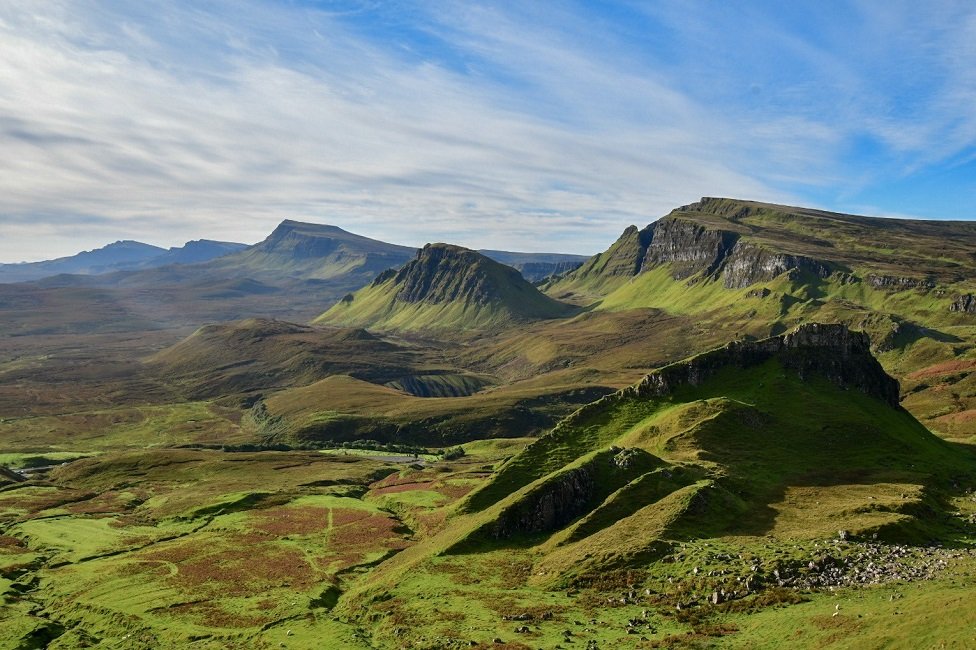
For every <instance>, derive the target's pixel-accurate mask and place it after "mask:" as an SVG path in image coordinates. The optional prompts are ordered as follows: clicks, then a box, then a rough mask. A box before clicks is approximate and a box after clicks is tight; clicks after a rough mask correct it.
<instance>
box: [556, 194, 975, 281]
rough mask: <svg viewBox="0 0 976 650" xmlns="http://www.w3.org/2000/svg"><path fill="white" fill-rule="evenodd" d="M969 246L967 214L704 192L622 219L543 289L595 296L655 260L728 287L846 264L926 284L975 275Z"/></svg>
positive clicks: (880, 276)
mask: <svg viewBox="0 0 976 650" xmlns="http://www.w3.org/2000/svg"><path fill="white" fill-rule="evenodd" d="M974 248H976V223H974V222H971V221H930V220H921V219H890V218H880V217H863V216H857V215H847V214H840V213H834V212H827V211H824V210H815V209H811V208H799V207H791V206H784V205H776V204H771V203H762V202H758V201H744V200H739V199H727V198H712V197H705V198H702V199H701V200H700V201H697V202H695V203H691V204H688V205H685V206H681V207H679V208H676V209H675V210H672V211H671V212H670V213H669V214H667V215H666V216H664V217H662V218H660V219H658V220H657V221H654V222H653V223H651V224H649V225H648V226H646V227H644V228H643V229H638V228H636V227H635V226H630V227H628V228H627V229H626V230H625V231H624V232H623V234H622V235H621V236H620V238H619V239H618V240H617V241H616V242H615V243H614V244H613V245H612V246H611V247H610V248H609V249H608V250H607V251H605V252H603V253H600V254H598V255H595V256H594V257H592V258H590V259H589V260H587V262H585V263H584V264H583V265H582V266H581V267H580V268H579V269H577V270H575V271H573V272H571V273H569V274H567V275H566V276H565V277H564V278H562V279H560V280H558V281H557V282H555V283H554V284H553V285H552V286H550V287H549V289H548V293H550V295H554V296H557V297H562V296H564V295H565V296H571V295H578V296H582V297H589V298H596V297H601V296H604V295H607V294H608V293H610V292H612V291H613V290H615V289H617V288H618V287H620V286H621V285H622V284H624V283H626V282H627V281H628V280H630V279H632V278H636V277H638V276H640V275H642V274H645V273H647V272H648V271H653V270H655V269H658V268H660V267H667V268H668V270H669V272H670V274H671V276H672V277H673V278H675V279H686V278H690V277H692V276H700V277H701V278H703V279H707V280H715V281H719V282H721V283H722V284H723V285H724V286H725V288H727V289H740V288H745V287H748V286H751V285H753V284H757V283H760V282H770V281H772V280H773V279H775V278H777V277H778V276H781V275H783V274H785V273H790V272H792V273H795V274H800V275H804V276H807V277H811V278H819V279H826V278H828V277H831V276H832V275H834V274H837V273H839V274H842V275H843V274H847V275H846V276H845V277H850V278H853V279H854V281H863V282H867V283H869V284H871V286H873V287H875V288H892V289H897V288H905V287H930V288H931V287H934V286H935V285H937V284H940V285H946V286H948V285H952V284H953V283H957V282H962V281H968V280H971V279H972V278H973V277H976V258H974V257H973V255H972V251H973V249H974ZM921 269H924V275H921V274H920V272H921Z"/></svg>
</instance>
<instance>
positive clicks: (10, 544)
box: [0, 535, 27, 549]
mask: <svg viewBox="0 0 976 650" xmlns="http://www.w3.org/2000/svg"><path fill="white" fill-rule="evenodd" d="M0 548H2V549H8V548H17V549H21V548H27V544H25V543H24V542H23V541H22V540H20V539H18V538H16V537H14V536H12V535H0Z"/></svg>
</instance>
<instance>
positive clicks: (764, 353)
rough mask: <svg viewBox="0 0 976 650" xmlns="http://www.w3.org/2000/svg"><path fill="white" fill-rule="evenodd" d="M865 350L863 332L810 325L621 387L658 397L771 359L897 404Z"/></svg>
mask: <svg viewBox="0 0 976 650" xmlns="http://www.w3.org/2000/svg"><path fill="white" fill-rule="evenodd" d="M870 348H871V341H870V339H869V338H868V336H867V335H866V334H864V333H863V332H852V331H851V330H849V329H848V328H847V326H846V325H838V324H831V325H823V324H818V323H812V324H809V325H801V326H800V327H798V328H797V329H795V330H793V331H792V332H790V333H788V334H784V335H782V336H774V337H772V338H768V339H764V340H762V341H755V342H752V341H733V342H732V343H729V344H728V345H726V346H725V347H723V348H719V349H717V350H713V351H711V352H706V353H704V354H701V355H699V356H697V357H693V358H691V359H688V360H686V361H681V362H679V363H675V364H672V365H670V366H665V367H664V368H661V369H660V370H657V371H655V372H652V373H651V374H649V375H647V376H646V377H645V378H644V379H643V380H642V381H641V382H640V383H639V384H637V385H636V386H634V387H632V388H629V389H626V390H628V391H631V393H632V394H635V395H638V396H642V397H648V396H656V397H661V396H665V395H668V394H671V393H672V392H674V390H675V389H677V388H678V387H680V386H682V385H691V386H697V385H699V384H701V383H703V382H704V381H706V380H708V379H709V378H711V377H713V376H714V375H715V374H716V373H717V372H719V371H720V370H722V369H724V368H729V367H734V368H750V367H753V366H757V365H760V364H762V363H765V362H766V361H768V360H769V359H772V358H774V357H775V358H777V359H779V361H780V363H781V364H782V365H783V367H784V368H786V369H788V370H791V371H794V372H796V373H797V374H798V375H799V376H800V378H801V379H807V378H809V377H813V376H818V375H819V376H821V377H823V378H825V379H827V380H828V381H830V382H832V383H834V384H836V385H838V386H842V387H845V388H850V389H853V390H859V391H861V392H863V393H866V394H868V395H870V396H872V397H875V398H877V399H879V400H882V401H884V402H885V403H887V404H888V405H890V406H892V407H894V408H898V405H899V388H898V381H897V380H895V379H894V378H893V377H890V376H889V375H888V374H887V373H886V372H885V371H884V368H882V367H881V364H880V363H878V360H877V359H875V358H874V357H873V356H872V355H871V349H870Z"/></svg>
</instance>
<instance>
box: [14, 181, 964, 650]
mask: <svg viewBox="0 0 976 650" xmlns="http://www.w3.org/2000/svg"><path fill="white" fill-rule="evenodd" d="M648 221H649V223H648V224H644V225H642V226H631V227H629V228H627V229H626V230H625V231H624V232H623V233H622V234H621V235H620V237H619V238H618V239H617V240H616V241H615V242H612V243H610V242H608V248H607V249H606V250H605V251H603V252H601V253H599V254H597V255H594V256H592V257H589V258H584V257H579V256H569V255H560V254H557V253H538V254H533V253H511V252H505V251H488V250H485V251H474V250H468V249H465V248H462V247H459V246H455V245H452V244H449V243H431V244H428V245H426V246H424V247H423V248H422V249H419V250H417V249H414V248H411V247H406V246H399V245H395V244H389V243H385V242H379V241H375V240H371V239H368V238H365V237H361V236H358V235H354V234H352V233H348V232H346V231H343V230H341V229H339V228H336V227H333V226H323V225H316V224H306V223H300V222H296V221H284V222H282V223H281V225H280V226H279V227H278V228H277V229H275V230H274V232H272V233H271V234H270V235H269V236H268V237H267V238H266V239H265V240H264V241H262V242H259V243H258V244H255V245H253V246H243V245H235V244H229V243H221V242H205V243H204V245H203V246H202V249H205V250H202V249H201V247H200V246H190V245H188V246H187V247H184V249H170V250H169V251H166V250H163V249H157V248H154V247H148V248H147V247H145V245H136V243H133V242H119V243H118V244H117V245H112V246H114V247H115V248H111V247H106V248H108V249H110V250H108V252H104V251H105V249H102V250H103V253H99V254H97V255H96V254H95V253H97V251H96V252H93V253H89V254H83V256H81V257H79V258H78V259H71V258H68V259H61V260H54V261H52V262H51V263H42V264H41V265H40V266H34V265H12V266H13V267H14V268H8V266H11V265H0V283H2V284H0V468H2V469H0V592H2V594H3V598H4V607H3V608H2V612H0V647H9V648H44V647H50V648H76V647H105V648H113V647H120V648H121V647H126V648H227V647H238V648H263V647H266V648H272V647H289V648H321V647H329V648H350V649H359V648H361V649H367V648H407V647H410V648H461V647H465V648H467V647H481V648H512V649H515V648H557V647H562V648H587V649H590V648H593V649H595V648H653V647H676V648H682V647H689V648H694V647H730V648H733V647H742V648H755V647H784V646H789V647H797V648H821V647H836V648H866V647H892V648H899V647H901V648H918V647H958V648H963V647H972V645H973V644H974V643H976V632H974V631H973V630H974V629H976V627H974V625H976V620H974V619H976V614H974V613H973V610H972V608H971V607H970V604H969V594H971V593H972V589H973V580H974V578H973V572H974V570H976V554H974V553H973V550H972V549H973V543H974V541H976V494H974V488H976V455H974V451H976V384H974V382H976V379H974V374H973V370H974V368H976V223H973V222H947V221H927V220H902V219H881V218H873V217H862V216H855V215H844V214H836V213H830V212H824V211H820V210H812V209H805V208H797V207H790V206H782V205H773V204H766V203H757V202H752V201H744V200H736V199H724V198H703V199H702V200H701V201H698V202H696V203H693V204H690V205H686V206H683V207H679V208H677V209H675V210H673V211H672V212H671V213H669V214H667V215H664V216H662V217H661V218H658V219H656V220H653V221H652V220H651V217H649V218H648ZM191 243H192V242H191ZM194 251H196V252H194ZM45 265H46V266H45ZM26 266H31V268H26ZM18 267H23V268H18Z"/></svg>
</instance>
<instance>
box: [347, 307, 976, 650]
mask: <svg viewBox="0 0 976 650" xmlns="http://www.w3.org/2000/svg"><path fill="white" fill-rule="evenodd" d="M974 478H976V457H974V456H973V454H972V452H971V451H968V450H966V451H961V450H960V449H957V448H955V447H953V446H952V445H950V444H948V443H946V442H945V441H943V440H940V439H939V438H937V437H935V436H933V435H932V434H931V433H930V432H928V431H927V430H926V429H925V427H923V426H922V425H921V424H920V423H919V422H918V421H916V420H915V419H914V418H913V417H912V416H911V415H910V414H909V413H907V412H906V411H904V410H902V409H901V408H899V407H898V406H897V386H896V384H895V382H894V380H892V379H891V378H890V377H888V376H887V375H886V374H885V373H884V372H883V370H882V369H881V367H880V365H878V363H877V362H876V361H875V360H874V359H873V358H872V357H871V355H870V353H869V351H868V348H867V341H866V339H865V338H864V337H863V336H862V335H859V334H857V333H850V332H848V331H847V330H846V329H845V328H843V327H841V326H816V327H815V326H809V327H804V328H801V329H800V330H798V331H796V332H793V333H791V334H789V335H786V336H782V337H777V338H773V339H769V340H765V341H759V342H755V343H735V344H730V345H728V346H726V347H724V348H721V349H719V350H716V351H714V352H709V353H706V354H703V355H699V356H697V357H694V358H692V359H689V360H686V361H684V362H680V363H677V364H673V365H671V366H667V367H665V368H662V369H660V370H659V371H656V372H654V373H651V374H650V375H648V377H647V378H646V379H645V380H644V381H642V382H640V383H639V384H637V385H635V386H634V387H632V388H630V389H626V390H623V391H620V392H618V393H615V394H613V395H610V396H607V397H605V398H603V399H601V400H599V401H597V402H595V403H593V404H590V405H588V406H586V407H583V408H581V409H580V410H578V411H577V412H576V413H574V414H573V415H572V416H570V417H568V418H567V419H566V420H564V421H563V422H561V423H560V424H559V425H558V426H557V427H555V428H554V429H553V430H552V432H551V433H549V434H547V435H546V436H543V437H542V438H540V439H538V440H537V441H535V442H533V443H532V444H531V445H529V446H528V447H526V448H525V450H524V451H522V452H520V453H519V454H517V455H515V456H514V457H512V458H511V459H509V460H508V461H507V462H505V463H504V464H502V465H501V466H500V467H499V468H497V470H496V472H495V473H494V474H493V476H492V477H491V478H490V479H489V480H488V481H487V482H486V483H484V484H483V485H482V486H481V487H480V488H477V489H476V490H475V491H474V492H472V493H471V494H470V495H468V496H467V497H466V498H465V499H464V500H462V501H461V502H460V504H459V508H458V509H457V511H456V513H457V514H456V515H455V516H454V517H453V518H451V519H450V520H449V521H448V523H447V525H446V526H445V528H444V529H443V530H442V531H441V532H440V533H438V534H436V535H434V536H433V537H431V538H429V539H427V540H424V541H421V542H420V543H418V544H417V545H415V546H413V547H412V548H410V549H408V550H407V551H405V552H404V553H403V554H401V555H399V556H398V557H397V558H395V559H394V560H391V561H390V562H389V563H387V564H386V565H384V567H382V568H381V569H380V570H379V571H378V572H377V573H375V574H374V575H373V576H372V577H371V578H370V580H369V581H368V582H367V583H365V584H363V585H361V586H360V587H359V588H358V589H356V590H354V591H353V592H352V593H351V594H350V595H349V597H348V599H347V600H346V601H344V603H345V605H344V607H346V609H345V610H344V611H347V612H357V611H362V609H363V608H365V609H366V610H367V611H370V612H373V615H375V613H376V612H379V611H381V610H382V611H384V612H386V614H387V615H388V616H391V617H393V619H395V620H401V621H404V620H420V619H421V618H423V617H425V616H427V617H434V618H435V619H436V620H448V619H444V618H441V617H440V616H439V615H435V614H433V613H432V611H441V612H452V614H451V616H454V617H456V618H453V619H450V620H454V621H456V623H455V625H454V627H453V629H454V630H464V632H462V634H466V635H468V636H469V637H474V638H479V637H481V638H485V637H488V636H489V635H491V634H497V635H499V636H501V637H502V638H503V639H505V640H507V639H509V638H512V629H515V630H516V634H517V635H521V634H528V635H530V636H527V637H523V636H515V637H514V638H515V639H516V640H518V639H532V643H533V644H537V643H540V642H548V643H556V642H560V641H561V642H562V643H566V642H567V640H568V639H573V640H576V641H577V642H579V640H580V639H590V640H594V641H596V642H598V643H604V642H606V643H610V644H611V645H610V647H628V646H627V645H626V644H627V641H628V638H629V639H630V640H631V641H633V640H634V639H633V637H629V636H628V635H633V634H635V633H636V634H638V635H643V636H644V637H645V638H649V639H650V638H653V639H657V640H659V641H662V640H665V639H666V638H667V637H669V636H670V635H684V634H685V631H688V633H689V634H691V633H694V634H695V635H698V634H701V636H697V637H695V638H694V639H687V641H695V642H700V643H702V644H703V645H708V643H707V642H706V641H705V640H706V639H710V638H711V637H713V636H714V637H716V638H715V639H714V640H713V641H712V642H714V643H718V637H723V636H728V637H729V639H728V641H729V642H736V639H737V634H736V633H737V631H738V630H739V629H740V627H739V626H740V625H743V621H745V619H746V618H747V617H746V616H745V615H746V614H749V613H751V612H759V611H763V610H764V609H765V608H766V607H768V606H769V605H770V604H774V603H779V604H781V605H785V604H796V603H800V602H803V601H805V600H807V599H808V598H814V599H816V598H818V597H817V596H816V595H812V596H806V595H801V594H803V593H804V592H803V591H802V590H803V589H809V588H812V587H813V586H815V585H818V586H821V587H823V588H826V587H827V586H831V585H832V586H834V588H848V587H850V586H852V585H856V584H864V583H868V584H878V585H892V586H893V587H895V588H899V586H900V585H903V584H904V581H905V580H912V579H913V578H912V577H907V578H906V576H916V577H915V578H914V579H926V578H925V577H923V576H928V577H929V578H931V577H932V576H933V575H934V574H933V569H932V567H933V566H942V565H941V564H939V563H940V562H944V561H945V559H946V558H949V557H959V555H955V556H953V555H952V554H951V553H942V552H937V551H932V552H929V551H925V550H911V551H909V550H908V549H909V548H910V547H908V546H901V545H904V544H909V545H915V544H929V543H932V542H934V541H939V542H941V543H946V544H958V543H967V542H968V541H970V540H971V539H972V538H973V537H972V536H973V533H974V532H976V530H974V529H973V527H972V525H971V524H970V523H969V519H968V514H966V513H968V512H971V511H972V510H973V508H972V507H969V506H966V507H965V508H964V509H963V510H964V511H963V512H958V511H956V508H958V507H959V505H958V504H959V503H961V502H962V500H963V498H964V497H965V494H964V491H963V488H962V487H961V486H963V485H968V484H970V482H971V481H972V480H974ZM960 515H961V516H960ZM825 540H826V542H825ZM879 540H880V541H879ZM911 548H913V549H914V548H916V547H914V546H911ZM921 548H922V549H924V547H921ZM902 549H904V550H902ZM939 558H942V559H939ZM869 559H873V561H872V563H871V564H870V565H868V566H867V570H866V572H865V565H867V563H868V562H869ZM970 561H971V560H970ZM461 567H464V569H463V570H462V569H461ZM421 576H423V577H421ZM465 576H470V578H466V577H465ZM472 580H481V581H483V582H482V583H480V586H479V587H478V588H474V587H472V585H474V584H478V583H474V582H471V581H472ZM900 581H901V582H900ZM960 588H961V587H960ZM567 589H568V591H567ZM879 589H885V587H879ZM797 590H799V591H797ZM838 593H840V594H845V596H846V594H847V593H849V592H844V591H840V592H838ZM890 593H891V592H890V591H884V594H885V597H886V598H887V596H888V595H889V594H890ZM934 593H935V592H933V596H934ZM955 593H961V591H958V592H955ZM378 594H379V597H377V595H378ZM421 594H423V595H424V598H423V599H421V598H420V595H421ZM462 594H463V596H462ZM462 597H463V598H464V599H465V602H467V603H469V605H468V606H467V607H466V608H464V609H463V612H462V611H461V610H459V609H458V608H456V607H455V606H454V603H457V602H458V598H462ZM916 597H922V596H921V594H919V596H916ZM940 598H942V597H941V596H939V597H936V600H937V601H939V602H942V601H941V600H940ZM498 599H502V600H501V601H500V602H499V601H498ZM844 602H848V601H847V600H846V599H845V601H844ZM371 603H372V604H371ZM380 603H386V604H380ZM493 603H498V604H499V605H500V606H497V605H496V604H493ZM501 603H504V604H501ZM608 603H611V604H608ZM683 610H687V611H686V612H685V613H684V614H682V613H681V612H682V611H683ZM641 611H643V613H640V612H641ZM676 611H677V613H676ZM547 612H549V613H548V614H547ZM583 612H590V613H589V614H587V615H586V616H585V617H584V616H583V615H582V613H583ZM502 614H504V615H505V616H508V617H509V618H508V619H507V620H514V621H522V620H524V621H530V622H531V623H530V625H529V626H528V627H527V628H526V629H525V630H524V631H522V632H519V631H518V629H519V627H518V626H519V624H518V623H516V624H513V625H511V626H509V627H508V629H506V628H505V627H504V626H505V623H504V622H503V621H502V622H500V619H501V616H502ZM522 614H525V616H524V617H522V618H517V617H518V616H520V615H522ZM573 616H576V617H580V618H583V620H587V619H588V618H589V617H593V618H594V619H601V620H602V621H605V622H603V623H591V624H590V625H589V626H587V625H586V624H585V623H583V624H581V625H582V626H583V627H579V628H577V627H574V626H573V625H572V624H571V621H572V620H573ZM547 617H548V618H547ZM553 619H554V622H553V623H551V624H550V623H547V621H549V620H553ZM799 620H801V619H797V621H799ZM458 622H460V623H458ZM726 623H727V624H728V627H726V628H725V632H724V633H721V634H714V635H713V634H711V633H709V632H708V630H710V629H713V628H710V627H709V626H715V625H718V626H721V625H722V624H726ZM798 625H800V623H799V622H798ZM584 627H585V628H586V629H583V628H584ZM566 628H568V629H569V630H570V633H565V632H560V630H565V629H566ZM424 629H425V633H426V634H425V636H424V638H426V639H428V640H429V639H430V638H431V637H430V634H431V632H432V630H431V629H430V626H429V625H428V626H425V627H424ZM435 629H436V630H438V632H435V634H438V635H439V637H438V638H440V642H441V643H446V642H447V640H448V639H457V638H459V637H458V636H457V633H456V632H454V633H452V632H449V631H448V627H446V626H445V627H440V628H435ZM748 629H750V630H753V629H754V628H752V627H751V624H750V627H749V628H748ZM753 633H754V632H750V633H749V634H747V635H743V636H742V637H741V638H739V640H738V643H741V644H744V645H745V646H746V647H748V646H749V639H755V637H753V636H751V634H753ZM872 633H874V632H872ZM390 634H396V633H395V632H394V631H393V626H392V625H381V626H380V628H379V629H378V630H376V631H375V632H374V639H376V640H377V641H378V642H380V643H383V642H384V640H388V639H390V638H393V637H390V636H389V635H390ZM401 634H403V635H405V638H410V639H416V640H417V641H418V642H419V640H420V636H419V635H418V634H415V633H412V632H410V631H407V630H403V631H402V632H401ZM461 638H464V637H461ZM489 638H490V637H489ZM676 638H677V637H676ZM820 639H821V637H819V636H818V635H815V634H814V635H811V638H810V639H809V640H801V641H798V645H799V646H800V647H817V644H818V643H819V642H820ZM428 642H429V641H428ZM613 644H618V645H613ZM648 647H654V646H648ZM666 647H670V646H666ZM678 647H684V646H683V645H681V643H678ZM691 647H698V646H696V645H694V644H692V645H691Z"/></svg>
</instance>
